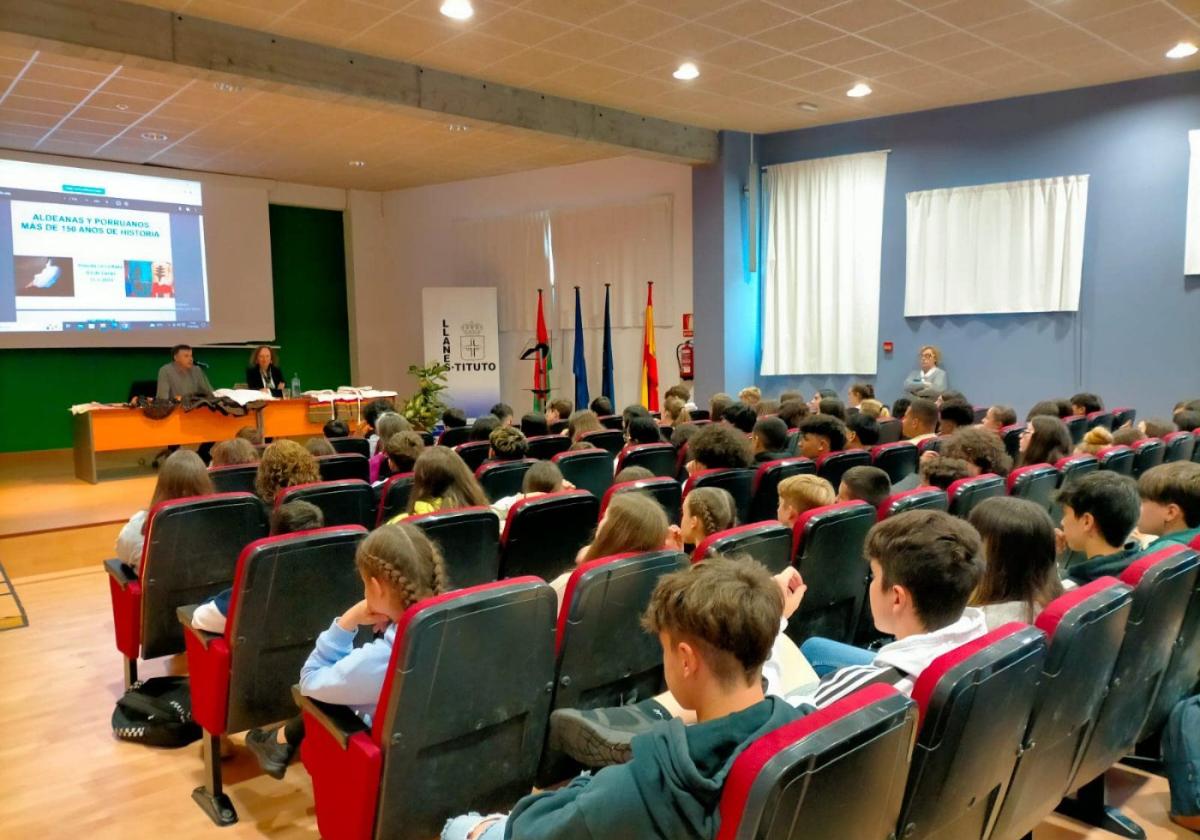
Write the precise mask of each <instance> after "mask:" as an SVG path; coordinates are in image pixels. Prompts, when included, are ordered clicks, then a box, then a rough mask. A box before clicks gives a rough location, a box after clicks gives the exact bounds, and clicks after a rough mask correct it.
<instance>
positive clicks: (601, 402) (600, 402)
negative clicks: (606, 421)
mask: <svg viewBox="0 0 1200 840" xmlns="http://www.w3.org/2000/svg"><path fill="white" fill-rule="evenodd" d="M588 408H589V409H590V410H591V412H592V413H593V414H595V415H596V416H597V417H608V416H610V415H611V414H612V413H613V404H612V400H610V399H609V398H608V397H596V398H595V399H594V400H592V401H591V402H590V403H588Z"/></svg>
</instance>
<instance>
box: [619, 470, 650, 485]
mask: <svg viewBox="0 0 1200 840" xmlns="http://www.w3.org/2000/svg"><path fill="white" fill-rule="evenodd" d="M644 478H654V473H652V472H650V470H648V469H646V468H645V467H626V468H625V469H623V470H621V471H620V472H619V473H617V474H616V475H614V476H613V484H621V483H622V482H625V481H641V480H642V479H644Z"/></svg>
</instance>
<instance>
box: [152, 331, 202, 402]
mask: <svg viewBox="0 0 1200 840" xmlns="http://www.w3.org/2000/svg"><path fill="white" fill-rule="evenodd" d="M193 394H200V395H201V396H204V397H211V396H212V395H213V387H212V385H210V384H209V382H208V377H207V376H205V375H204V371H203V370H201V369H200V368H198V367H196V362H195V361H194V360H193V359H192V348H191V347H189V346H188V345H186V344H176V345H175V346H174V347H172V348H171V361H170V362H168V363H167V364H165V365H163V366H162V367H160V368H159V369H158V391H157V393H156V394H155V398H156V399H160V400H178V399H182V398H184V397H190V396H192V395H193Z"/></svg>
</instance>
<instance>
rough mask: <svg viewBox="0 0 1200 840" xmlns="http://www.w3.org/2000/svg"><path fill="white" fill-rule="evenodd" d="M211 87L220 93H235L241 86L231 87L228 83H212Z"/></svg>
mask: <svg viewBox="0 0 1200 840" xmlns="http://www.w3.org/2000/svg"><path fill="white" fill-rule="evenodd" d="M213 87H215V88H216V89H217V90H219V91H221V93H237V92H238V91H239V90H241V89H242V86H241V85H231V84H230V83H229V82H213Z"/></svg>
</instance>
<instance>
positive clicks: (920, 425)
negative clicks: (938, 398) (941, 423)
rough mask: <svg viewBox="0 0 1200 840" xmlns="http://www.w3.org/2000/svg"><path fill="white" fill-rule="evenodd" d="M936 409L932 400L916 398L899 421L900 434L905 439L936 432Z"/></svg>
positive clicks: (935, 404)
mask: <svg viewBox="0 0 1200 840" xmlns="http://www.w3.org/2000/svg"><path fill="white" fill-rule="evenodd" d="M937 423H938V407H937V403H935V402H934V401H933V400H928V399H925V398H924V397H917V398H916V399H914V400H913V401H912V402H911V403H910V404H909V406H908V410H907V411H905V412H904V417H903V419H902V420H901V421H900V432H901V434H903V435H904V436H905V437H906V438H914V437H918V436H920V435H931V434H933V433H934V432H935V431H937Z"/></svg>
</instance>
